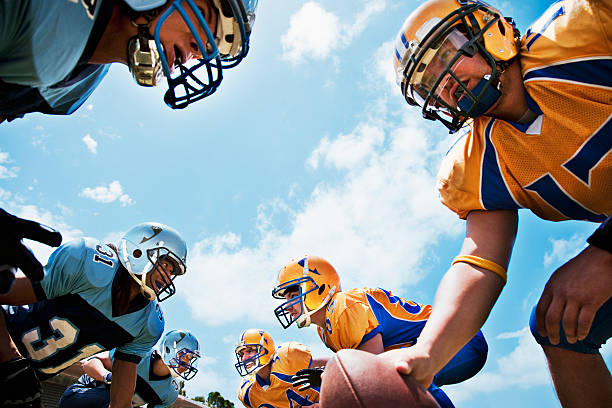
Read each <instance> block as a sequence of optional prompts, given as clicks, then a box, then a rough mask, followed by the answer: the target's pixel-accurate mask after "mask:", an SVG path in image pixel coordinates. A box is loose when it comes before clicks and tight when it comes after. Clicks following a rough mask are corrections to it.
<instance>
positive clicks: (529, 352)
mask: <svg viewBox="0 0 612 408" xmlns="http://www.w3.org/2000/svg"><path fill="white" fill-rule="evenodd" d="M496 339H497V340H503V341H512V340H514V339H516V340H515V341H517V342H518V344H517V345H516V346H515V347H514V349H513V350H512V351H511V352H510V353H508V354H507V355H505V356H503V357H500V358H498V359H497V360H496V361H495V362H488V363H487V365H486V366H485V368H486V367H494V368H493V369H490V370H486V371H483V372H480V373H479V374H477V375H476V376H474V377H472V378H471V379H469V380H467V381H464V382H462V383H461V384H457V385H448V386H445V387H444V391H445V392H446V393H447V394H448V396H449V397H450V399H451V400H452V401H453V402H454V403H460V402H462V401H467V400H469V399H471V398H474V397H477V396H478V395H482V394H483V393H494V392H497V391H501V390H507V389H516V388H517V387H518V388H523V389H526V388H532V387H537V386H541V385H548V384H550V382H551V381H550V376H549V374H548V369H547V364H546V359H545V357H544V352H543V351H542V348H541V347H540V345H539V344H537V343H536V342H535V340H534V339H533V337H532V336H531V332H530V331H529V328H528V327H525V328H524V329H522V330H520V331H518V332H513V333H502V334H500V335H498V336H497V338H496ZM497 347H498V348H499V347H500V346H497Z"/></svg>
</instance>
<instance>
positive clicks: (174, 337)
mask: <svg viewBox="0 0 612 408" xmlns="http://www.w3.org/2000/svg"><path fill="white" fill-rule="evenodd" d="M160 348H161V350H160V354H161V357H162V360H163V361H164V364H166V365H167V366H168V368H170V374H172V376H173V377H181V378H184V379H185V380H190V379H192V378H193V377H194V376H195V375H196V374H197V373H198V369H197V368H196V366H197V365H198V359H199V358H200V344H199V343H198V339H197V338H196V337H195V336H194V335H193V334H191V332H189V331H188V330H171V331H169V332H168V333H166V334H165V335H164V337H163V339H162V341H161V346H160Z"/></svg>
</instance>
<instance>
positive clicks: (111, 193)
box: [79, 180, 135, 207]
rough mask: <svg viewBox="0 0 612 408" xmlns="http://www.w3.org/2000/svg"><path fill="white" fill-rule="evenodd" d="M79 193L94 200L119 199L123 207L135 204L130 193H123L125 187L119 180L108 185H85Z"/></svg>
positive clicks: (101, 201)
mask: <svg viewBox="0 0 612 408" xmlns="http://www.w3.org/2000/svg"><path fill="white" fill-rule="evenodd" d="M79 195H80V196H82V197H86V198H91V199H92V200H94V201H98V202H100V203H112V202H114V201H117V200H119V203H121V206H122V207H125V206H128V205H134V204H135V202H134V200H132V198H131V197H130V196H129V195H128V194H124V193H123V188H122V187H121V184H120V183H119V181H117V180H115V181H113V182H111V183H110V184H109V185H108V187H106V186H99V187H93V188H90V187H85V188H84V189H83V190H82V191H81V192H80V193H79Z"/></svg>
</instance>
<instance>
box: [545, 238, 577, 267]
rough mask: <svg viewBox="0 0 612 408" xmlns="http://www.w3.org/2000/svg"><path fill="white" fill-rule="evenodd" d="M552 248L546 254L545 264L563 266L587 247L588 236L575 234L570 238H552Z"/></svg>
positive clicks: (546, 265) (547, 265)
mask: <svg viewBox="0 0 612 408" xmlns="http://www.w3.org/2000/svg"><path fill="white" fill-rule="evenodd" d="M550 243H551V244H552V249H551V250H550V251H548V252H546V253H545V254H544V266H545V267H547V268H548V267H550V266H551V265H554V266H561V264H563V263H565V262H567V261H568V260H570V259H571V258H573V257H574V256H576V255H578V253H579V252H580V251H581V250H582V249H584V248H585V247H586V245H587V244H586V237H585V236H583V235H580V234H574V235H572V236H571V237H570V238H569V239H551V240H550Z"/></svg>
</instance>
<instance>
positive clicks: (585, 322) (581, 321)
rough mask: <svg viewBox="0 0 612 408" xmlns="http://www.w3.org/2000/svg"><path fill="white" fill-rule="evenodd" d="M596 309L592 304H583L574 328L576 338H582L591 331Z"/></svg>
mask: <svg viewBox="0 0 612 408" xmlns="http://www.w3.org/2000/svg"><path fill="white" fill-rule="evenodd" d="M596 313H597V309H596V308H595V307H594V306H592V305H584V306H583V307H582V308H581V309H580V313H579V314H578V328H577V329H576V337H577V338H578V340H584V339H585V338H586V336H588V334H589V332H590V331H591V326H592V325H593V320H594V319H595V314H596Z"/></svg>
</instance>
